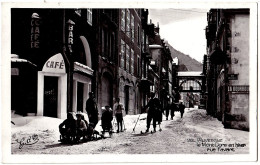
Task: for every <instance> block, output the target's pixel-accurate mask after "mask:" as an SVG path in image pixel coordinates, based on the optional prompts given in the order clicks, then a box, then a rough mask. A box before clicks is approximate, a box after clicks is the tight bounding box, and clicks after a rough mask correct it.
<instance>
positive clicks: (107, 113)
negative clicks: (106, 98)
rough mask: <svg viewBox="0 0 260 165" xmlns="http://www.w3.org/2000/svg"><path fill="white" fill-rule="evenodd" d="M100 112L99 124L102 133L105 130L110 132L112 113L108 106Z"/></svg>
mask: <svg viewBox="0 0 260 165" xmlns="http://www.w3.org/2000/svg"><path fill="white" fill-rule="evenodd" d="M102 110H103V112H102V117H101V124H102V129H103V133H104V132H105V130H108V131H111V129H112V120H113V112H112V109H111V108H110V107H109V106H105V108H103V109H102Z"/></svg>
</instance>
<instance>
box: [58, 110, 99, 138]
mask: <svg viewBox="0 0 260 165" xmlns="http://www.w3.org/2000/svg"><path fill="white" fill-rule="evenodd" d="M74 116H75V114H74V113H73V112H69V113H68V114H67V119H65V120H64V121H63V122H62V123H61V124H60V125H59V131H60V134H61V137H60V141H61V142H79V140H80V138H81V137H83V139H84V140H91V137H92V135H93V131H94V127H95V125H94V124H93V123H88V122H87V121H86V120H85V117H84V115H83V113H77V114H76V120H75V117H74Z"/></svg>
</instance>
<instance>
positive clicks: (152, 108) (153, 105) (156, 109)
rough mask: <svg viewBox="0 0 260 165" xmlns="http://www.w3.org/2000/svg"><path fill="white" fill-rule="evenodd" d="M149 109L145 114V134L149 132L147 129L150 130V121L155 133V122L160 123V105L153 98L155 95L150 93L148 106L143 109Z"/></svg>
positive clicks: (157, 100)
mask: <svg viewBox="0 0 260 165" xmlns="http://www.w3.org/2000/svg"><path fill="white" fill-rule="evenodd" d="M148 107H149V110H148V112H147V119H146V121H147V123H146V124H147V125H146V127H147V130H146V132H149V128H150V124H151V120H153V129H154V132H155V131H156V121H158V122H159V123H160V122H161V120H160V119H159V118H160V116H161V115H159V113H161V103H160V100H159V99H158V98H155V93H153V92H152V93H151V99H150V100H149V102H148V104H147V105H146V106H145V107H144V108H145V109H147V108H148Z"/></svg>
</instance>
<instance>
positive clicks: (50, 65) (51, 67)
mask: <svg viewBox="0 0 260 165" xmlns="http://www.w3.org/2000/svg"><path fill="white" fill-rule="evenodd" d="M42 71H44V72H51V73H66V69H65V63H64V59H63V57H62V55H61V53H58V54H56V55H54V56H52V57H51V58H49V59H48V60H47V61H46V62H45V64H44V66H43V69H42Z"/></svg>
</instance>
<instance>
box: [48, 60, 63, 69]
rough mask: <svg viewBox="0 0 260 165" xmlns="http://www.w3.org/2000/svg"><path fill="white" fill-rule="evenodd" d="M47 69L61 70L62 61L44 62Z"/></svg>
mask: <svg viewBox="0 0 260 165" xmlns="http://www.w3.org/2000/svg"><path fill="white" fill-rule="evenodd" d="M46 67H47V68H56V69H63V68H64V61H63V60H62V61H61V62H58V61H47V62H46Z"/></svg>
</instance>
